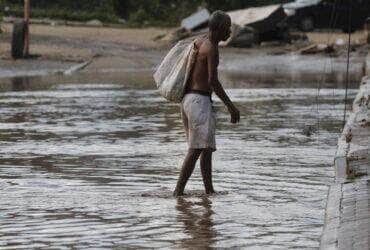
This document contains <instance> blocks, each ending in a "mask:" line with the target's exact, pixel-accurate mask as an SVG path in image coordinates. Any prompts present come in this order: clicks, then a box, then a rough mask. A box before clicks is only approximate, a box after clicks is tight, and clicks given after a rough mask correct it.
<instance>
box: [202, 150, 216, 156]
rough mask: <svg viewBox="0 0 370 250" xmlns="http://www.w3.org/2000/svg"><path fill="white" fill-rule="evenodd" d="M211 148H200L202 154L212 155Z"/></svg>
mask: <svg viewBox="0 0 370 250" xmlns="http://www.w3.org/2000/svg"><path fill="white" fill-rule="evenodd" d="M212 152H213V150H212V148H203V149H202V155H203V156H211V155H212Z"/></svg>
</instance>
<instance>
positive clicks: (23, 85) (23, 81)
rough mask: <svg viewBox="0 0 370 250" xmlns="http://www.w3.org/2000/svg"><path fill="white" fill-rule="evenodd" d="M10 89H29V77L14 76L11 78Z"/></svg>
mask: <svg viewBox="0 0 370 250" xmlns="http://www.w3.org/2000/svg"><path fill="white" fill-rule="evenodd" d="M12 84H13V86H12V88H13V89H12V90H13V91H23V90H28V89H30V77H22V76H20V77H14V78H12Z"/></svg>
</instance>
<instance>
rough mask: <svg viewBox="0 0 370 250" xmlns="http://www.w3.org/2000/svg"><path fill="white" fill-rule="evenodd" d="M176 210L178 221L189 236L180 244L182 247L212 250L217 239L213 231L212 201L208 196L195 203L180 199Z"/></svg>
mask: <svg viewBox="0 0 370 250" xmlns="http://www.w3.org/2000/svg"><path fill="white" fill-rule="evenodd" d="M176 209H177V211H178V215H177V220H178V222H179V223H180V224H181V223H182V224H183V231H184V233H185V234H186V235H188V238H187V239H186V240H183V241H182V242H181V243H180V247H181V248H184V249H193V248H197V249H210V248H211V246H212V244H213V243H214V242H215V237H216V231H215V230H214V229H213V226H214V223H213V220H212V214H213V213H214V212H213V210H212V201H211V200H210V199H209V198H208V197H207V196H203V197H201V198H200V200H195V201H192V200H190V199H187V198H183V197H179V198H177V202H176Z"/></svg>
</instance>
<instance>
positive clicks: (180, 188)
mask: <svg viewBox="0 0 370 250" xmlns="http://www.w3.org/2000/svg"><path fill="white" fill-rule="evenodd" d="M201 152H202V150H201V149H191V148H190V149H189V151H188V153H187V155H186V157H185V160H184V163H183V164H182V169H181V173H180V176H179V179H178V181H177V185H176V189H175V191H174V192H173V195H174V196H181V195H184V189H185V185H186V183H187V182H188V180H189V178H190V176H191V174H192V173H193V171H194V168H195V163H196V162H197V160H198V158H199V156H200V154H201Z"/></svg>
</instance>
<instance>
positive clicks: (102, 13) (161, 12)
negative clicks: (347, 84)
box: [0, 0, 289, 26]
mask: <svg viewBox="0 0 370 250" xmlns="http://www.w3.org/2000/svg"><path fill="white" fill-rule="evenodd" d="M1 1H2V2H3V5H4V4H5V5H8V6H11V7H12V8H11V9H12V11H11V12H10V13H7V14H12V15H15V16H23V0H0V2H1ZM288 1H289V0H249V1H246V0H217V1H214V0H150V1H148V0H78V1H76V0H53V1H50V0H31V8H32V14H31V16H32V17H38V18H41V17H49V18H57V19H66V20H73V21H87V20H91V19H99V20H101V21H103V22H117V21H118V16H119V17H122V18H124V19H126V20H128V23H129V25H130V26H149V25H150V26H177V25H179V23H180V21H181V20H182V19H183V18H184V17H186V16H189V15H190V14H192V13H193V12H195V11H196V10H197V8H198V7H199V6H203V7H206V8H208V9H209V10H210V11H214V10H217V9H221V10H225V11H228V10H233V9H240V8H247V7H251V6H260V5H266V4H277V3H282V2H288ZM0 6H1V4H0ZM1 8H2V10H3V9H4V8H3V7H1Z"/></svg>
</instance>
